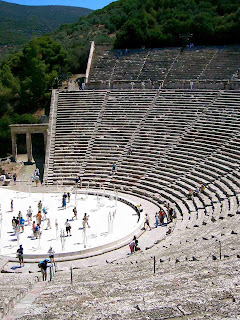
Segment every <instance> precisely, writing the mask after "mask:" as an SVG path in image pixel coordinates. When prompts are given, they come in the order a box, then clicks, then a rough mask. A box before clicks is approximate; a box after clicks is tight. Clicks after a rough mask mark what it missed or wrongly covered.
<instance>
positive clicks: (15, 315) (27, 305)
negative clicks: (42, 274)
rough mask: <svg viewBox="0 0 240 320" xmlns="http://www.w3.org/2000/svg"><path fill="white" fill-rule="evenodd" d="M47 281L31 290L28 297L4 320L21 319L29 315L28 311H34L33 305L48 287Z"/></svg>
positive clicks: (37, 284) (39, 283)
mask: <svg viewBox="0 0 240 320" xmlns="http://www.w3.org/2000/svg"><path fill="white" fill-rule="evenodd" d="M47 284H48V282H47V281H41V282H37V283H36V284H35V285H34V286H33V288H32V290H30V291H29V292H28V293H27V295H26V296H25V297H24V298H23V299H22V300H20V301H19V302H18V303H17V304H16V305H15V306H14V308H13V309H12V311H11V312H10V313H9V314H8V315H6V316H5V317H3V320H14V319H20V318H22V317H23V316H25V315H27V314H28V309H32V303H33V302H34V301H35V300H36V299H37V297H38V296H39V295H40V293H41V291H42V290H43V289H44V288H45V287H46V286H47Z"/></svg>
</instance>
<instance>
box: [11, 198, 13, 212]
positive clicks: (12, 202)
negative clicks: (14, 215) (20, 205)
mask: <svg viewBox="0 0 240 320" xmlns="http://www.w3.org/2000/svg"><path fill="white" fill-rule="evenodd" d="M11 211H12V212H13V200H11Z"/></svg>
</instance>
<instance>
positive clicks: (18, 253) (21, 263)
mask: <svg viewBox="0 0 240 320" xmlns="http://www.w3.org/2000/svg"><path fill="white" fill-rule="evenodd" d="M17 255H18V260H19V264H20V268H21V267H22V266H23V264H24V262H23V247H22V245H21V244H20V246H19V248H18V249H17Z"/></svg>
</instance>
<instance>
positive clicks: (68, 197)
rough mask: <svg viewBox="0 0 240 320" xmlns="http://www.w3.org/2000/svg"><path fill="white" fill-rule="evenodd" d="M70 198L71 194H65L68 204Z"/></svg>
mask: <svg viewBox="0 0 240 320" xmlns="http://www.w3.org/2000/svg"><path fill="white" fill-rule="evenodd" d="M70 197H71V194H70V192H68V193H67V199H68V202H70Z"/></svg>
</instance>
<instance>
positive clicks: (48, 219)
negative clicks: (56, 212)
mask: <svg viewBox="0 0 240 320" xmlns="http://www.w3.org/2000/svg"><path fill="white" fill-rule="evenodd" d="M49 229H52V227H51V221H50V218H47V227H46V230H49Z"/></svg>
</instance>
